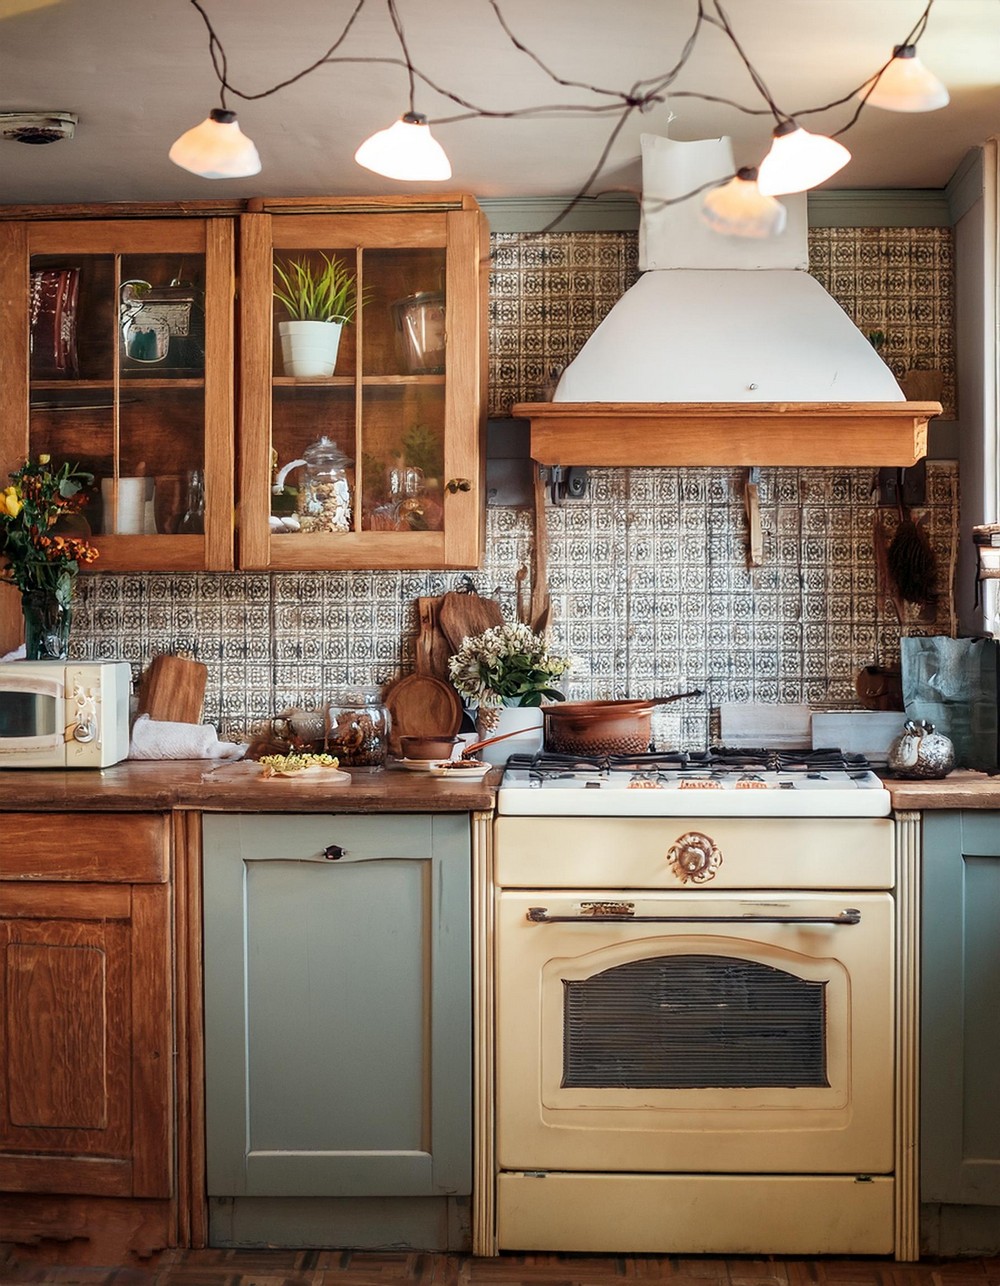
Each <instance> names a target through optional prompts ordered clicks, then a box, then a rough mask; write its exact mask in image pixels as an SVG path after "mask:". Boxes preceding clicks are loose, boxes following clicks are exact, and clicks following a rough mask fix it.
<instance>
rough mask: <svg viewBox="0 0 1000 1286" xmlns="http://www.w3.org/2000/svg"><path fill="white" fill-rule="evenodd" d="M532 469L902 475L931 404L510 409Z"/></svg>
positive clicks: (540, 405)
mask: <svg viewBox="0 0 1000 1286" xmlns="http://www.w3.org/2000/svg"><path fill="white" fill-rule="evenodd" d="M512 413H513V414H514V415H515V416H517V417H518V418H521V419H528V420H530V421H531V455H532V458H533V459H535V460H537V461H538V463H539V464H547V465H556V464H559V465H582V466H595V465H596V466H603V465H609V466H643V465H703V466H711V465H728V466H733V465H745V466H754V465H789V466H808V465H818V466H828V467H834V468H836V467H838V466H839V467H844V468H849V467H851V466H858V467H861V466H869V467H882V466H887V465H888V466H892V465H895V466H897V467H901V468H909V467H910V466H912V465H914V464H916V463H917V461H918V460H920V459H922V458H923V457H924V456H925V455H926V454H927V422H928V421H929V420H930V419H932V418H933V417H934V416H935V415H940V414H941V403H940V402H842V403H841V402H837V403H834V402H520V403H518V404H517V405H515V406H514V407H513V408H512Z"/></svg>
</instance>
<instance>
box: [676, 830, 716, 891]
mask: <svg viewBox="0 0 1000 1286" xmlns="http://www.w3.org/2000/svg"><path fill="white" fill-rule="evenodd" d="M667 861H668V863H669V864H670V869H671V870H672V871H673V873H674V874H675V875H676V876H677V878H678V879H679V880H680V882H681V883H682V884H687V883H688V882H689V881H690V882H691V883H692V884H707V883H708V881H709V880H714V879H715V872H716V871H717V870H718V869H719V867H720V866H721V865H722V853H721V851H720V849H719V847H718V845H717V844H716V843H715V841H714V840H712V839H709V837H708V836H707V835H702V833H701V832H700V831H688V833H687V834H686V835H682V836H681V837H680V839H678V840H677V841H676V842H675V843H674V844H672V845H671V847H670V848H669V849H668V850H667Z"/></svg>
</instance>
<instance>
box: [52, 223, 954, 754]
mask: <svg viewBox="0 0 1000 1286" xmlns="http://www.w3.org/2000/svg"><path fill="white" fill-rule="evenodd" d="M493 249H494V261H493V273H492V278H491V295H490V388H489V407H490V414H491V415H493V416H503V415H506V414H508V413H509V407H510V405H511V403H513V402H515V401H520V400H532V399H533V398H535V397H537V395H538V389H539V388H540V387H541V385H542V384H543V382H544V380H545V377H546V375H547V374H548V372H549V371H550V370H551V368H552V367H553V366H561V365H564V364H565V363H566V362H568V361H569V360H571V358H572V357H573V356H574V355H575V354H576V352H578V351H579V348H580V347H581V345H582V344H583V342H584V341H585V340H586V338H587V337H588V336H589V335H590V333H591V332H592V331H593V329H594V327H595V326H596V325H597V324H598V322H599V321H600V320H601V318H602V317H603V316H604V315H605V314H606V312H607V311H608V309H609V308H610V307H611V305H612V304H613V303H614V302H615V301H616V300H617V299H618V298H619V297H620V296H621V294H622V293H623V292H624V291H625V290H626V289H627V288H628V286H629V285H630V284H631V283H632V281H633V280H634V279H635V276H636V267H635V264H636V238H635V236H634V234H630V233H564V234H549V235H547V236H528V235H525V236H521V235H517V234H500V235H496V236H495V237H494V238H493ZM810 253H811V256H812V258H813V260H814V264H815V266H814V271H815V274H816V275H817V277H819V278H820V280H821V281H822V282H823V284H824V285H825V286H826V288H827V289H828V290H830V292H831V293H832V294H834V295H835V297H836V298H837V299H838V300H839V302H840V303H841V304H842V306H844V307H845V308H846V309H847V311H848V312H849V313H851V315H852V316H853V317H854V319H855V321H856V322H857V323H858V324H859V325H860V326H861V327H862V329H864V330H866V331H872V330H880V331H882V332H883V333H884V335H885V336H886V342H885V347H884V349H883V356H884V357H885V358H886V360H887V361H889V363H890V365H891V366H892V367H893V369H894V371H895V372H896V373H897V374H902V373H903V372H904V371H906V370H907V369H919V368H925V369H935V370H940V371H942V372H943V374H944V380H945V400H946V401H949V400H950V399H952V398H953V386H954V355H953V336H952V260H951V255H952V243H951V234H950V231H949V230H948V229H939V228H916V229H900V228H890V229H881V228H875V229H817V230H814V232H813V233H811V235H810ZM949 413H950V412H949V410H948V409H946V414H949ZM744 483H745V470H741V469H680V468H678V469H652V468H650V469H638V468H637V469H595V470H592V471H591V473H590V481H589V488H588V492H587V495H586V497H585V498H584V499H583V500H580V501H569V502H566V503H564V504H562V505H558V506H554V505H551V504H550V505H549V506H548V510H547V524H548V534H549V555H548V567H549V589H550V593H551V597H552V637H553V642H554V644H555V645H556V646H557V647H558V648H560V649H563V650H567V651H569V652H571V653H572V654H573V655H574V657H576V658H577V664H576V666H575V668H574V670H573V672H572V674H571V675H570V681H569V683H568V684H567V685H566V687H567V694H568V695H569V696H571V697H608V696H625V695H628V696H653V695H666V694H670V693H673V692H685V691H688V690H691V689H701V690H702V695H701V696H699V697H696V698H693V699H690V700H687V701H684V702H678V703H677V704H674V705H669V706H666V707H663V708H661V709H660V710H659V711H658V713H657V721H656V723H654V733H655V736H656V739H657V742H658V743H659V744H661V745H667V744H670V745H676V746H681V747H690V748H699V747H702V746H704V745H705V744H707V742H708V741H709V740H710V739H711V737H712V735H713V732H714V726H715V725H714V714H713V711H715V710H716V709H717V707H718V705H719V703H720V702H731V701H764V702H793V703H800V702H808V703H810V704H813V705H818V706H824V707H830V706H842V705H851V704H855V703H856V698H855V692H854V676H855V673H856V671H857V670H858V669H859V668H861V667H863V666H865V665H870V664H881V665H886V666H888V665H892V664H894V663H898V656H899V637H900V633H901V632H902V631H904V630H906V631H911V632H920V633H947V632H949V631H951V630H952V629H953V625H954V622H953V620H952V615H951V612H952V608H951V592H950V590H951V580H952V577H953V568H954V562H955V556H956V550H957V522H958V472H957V465H955V464H953V463H951V462H945V461H940V462H930V463H929V464H928V470H927V502H926V505H925V506H922V507H921V508H920V509H919V510H915V511H914V514H913V516H914V517H915V518H917V519H918V520H919V521H920V523H921V525H922V526H923V528H924V529H925V530H926V532H927V535H928V538H929V540H930V542H931V546H932V548H933V550H934V554H935V557H936V560H937V564H938V584H939V587H940V588H941V590H942V591H943V592H942V593H941V596H940V599H939V601H938V604H937V607H936V613H935V615H934V619H920V617H919V615H918V612H917V609H916V608H911V607H905V608H904V617H905V619H904V620H903V621H902V622H900V621H899V620H898V618H897V616H896V613H895V610H894V608H893V606H892V602H891V599H890V598H889V597H888V596H887V595H885V593H884V587H883V586H882V584H881V581H880V579H879V575H878V566H877V559H876V555H875V550H876V544H877V543H879V542H880V543H881V544H882V545H883V546H884V545H885V544H887V543H888V541H889V540H891V536H892V532H893V530H894V528H895V525H896V523H897V522H898V514H897V511H896V510H895V509H879V508H878V507H877V505H876V500H877V489H876V484H877V478H876V474H875V471H874V470H871V469H839V470H838V469H762V470H761V472H760V508H761V520H762V527H763V532H764V557H763V561H762V564H761V565H760V566H759V567H754V568H749V567H748V566H747V557H746V544H747V519H746V513H745V504H744V490H743V488H744ZM487 520H488V539H487V558H486V563H485V565H484V567H483V568H482V569H480V570H479V571H477V572H474V573H472V574H471V578H472V581H473V583H474V584H475V586H476V588H477V589H478V590H479V591H480V592H481V593H483V594H491V595H495V597H496V598H497V599H498V601H499V602H500V604H501V606H502V608H503V610H504V613H505V615H506V616H507V617H508V619H511V620H513V619H515V617H516V612H517V592H516V578H517V576H518V573H519V572H521V571H522V570H523V569H524V568H526V567H529V566H530V555H531V540H532V521H531V514H530V513H529V512H528V511H527V510H524V509H519V508H507V507H497V508H490V509H489V511H488V515H487ZM462 575H463V574H461V573H444V572H432V571H428V572H419V571H418V572H413V571H404V572H391V571H356V572H346V573H333V572H329V573H315V574H308V573H296V574H293V573H288V572H280V573H271V574H267V573H259V572H255V573H228V574H192V573H184V574H182V573H177V574H132V575H111V574H98V575H95V576H89V577H85V578H83V581H82V584H81V586H80V590H79V593H78V596H77V600H76V612H75V618H74V627H73V638H72V647H73V652H74V654H75V655H79V656H88V657H89V656H93V657H98V658H109V659H116V658H124V659H126V660H128V661H130V662H131V663H132V666H133V670H134V672H135V674H136V677H138V675H139V673H140V672H141V670H142V669H143V668H144V667H145V666H146V664H148V662H149V660H150V659H151V658H152V657H153V656H154V655H156V654H157V653H159V652H180V653H183V654H185V655H188V656H192V657H196V658H197V659H199V660H201V661H204V662H205V664H206V665H207V666H208V672H209V678H208V689H207V693H206V707H205V717H206V719H207V720H209V721H210V722H212V723H214V724H216V725H217V726H218V728H219V730H220V732H221V733H222V735H223V736H224V737H239V736H240V735H242V734H246V733H249V732H250V731H252V730H253V728H254V727H255V726H256V725H258V724H259V723H260V721H262V720H264V719H266V718H267V717H269V716H270V715H273V714H276V713H279V712H280V711H281V710H283V709H284V708H286V707H288V706H293V705H294V706H298V705H313V704H316V703H319V702H320V701H322V700H323V698H324V696H325V695H328V694H329V693H330V692H331V689H333V688H334V687H336V686H337V685H340V684H344V683H347V682H350V683H372V682H375V683H384V682H386V681H388V680H389V679H391V678H392V677H393V676H395V675H396V674H398V673H400V672H401V671H407V670H410V669H412V666H413V641H414V635H415V632H416V624H417V623H416V607H415V600H416V599H417V598H418V597H419V596H421V595H433V594H439V593H443V592H444V591H445V590H447V589H451V588H454V587H456V586H457V585H458V583H459V582H460V581H461V580H462Z"/></svg>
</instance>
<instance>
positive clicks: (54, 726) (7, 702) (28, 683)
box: [0, 674, 65, 764]
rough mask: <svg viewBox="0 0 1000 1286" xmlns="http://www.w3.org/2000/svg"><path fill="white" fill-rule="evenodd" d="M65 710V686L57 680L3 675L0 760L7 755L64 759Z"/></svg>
mask: <svg viewBox="0 0 1000 1286" xmlns="http://www.w3.org/2000/svg"><path fill="white" fill-rule="evenodd" d="M64 712H65V702H64V699H63V687H62V684H61V683H59V682H58V681H57V680H54V679H50V678H46V677H44V676H41V675H37V674H36V675H27V674H25V675H16V676H15V675H9V674H4V675H3V677H2V678H0V764H2V763H3V760H4V758H5V757H6V756H10V757H12V758H15V757H16V758H17V759H18V761H19V762H22V763H23V762H34V763H38V764H45V763H49V764H54V763H61V762H62V759H63V753H64V746H65V729H64V726H63V725H64ZM26 756H27V757H28V758H27V759H26Z"/></svg>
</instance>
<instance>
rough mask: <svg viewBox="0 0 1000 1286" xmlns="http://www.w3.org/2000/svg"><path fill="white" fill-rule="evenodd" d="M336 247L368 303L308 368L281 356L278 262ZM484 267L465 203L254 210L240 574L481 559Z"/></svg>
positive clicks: (247, 258)
mask: <svg viewBox="0 0 1000 1286" xmlns="http://www.w3.org/2000/svg"><path fill="white" fill-rule="evenodd" d="M324 257H325V258H326V259H332V258H335V259H337V260H339V261H340V263H341V264H342V266H343V268H344V269H345V270H346V271H347V272H348V273H349V274H351V275H352V276H354V277H355V278H356V281H357V288H358V291H359V293H360V297H361V299H362V301H363V302H362V305H361V307H359V308H358V311H357V314H356V316H355V318H354V320H353V322H351V323H349V324H347V325H345V326H344V327H343V329H342V331H341V335H340V345H339V350H338V353H337V357H336V364H335V366H334V369H333V371H332V373H330V374H318V375H310V374H303V373H302V371H301V369H300V368H296V369H295V370H293V368H292V366H291V365H290V364H289V362H288V361H287V360H286V358H285V357H284V353H283V340H282V335H281V333H280V331H281V323H282V322H283V321H286V320H287V319H288V318H287V313H286V312H285V310H284V308H283V307H282V306H281V304H280V303H279V302H278V301H277V300H276V299H275V297H274V281H275V265H276V264H278V265H279V266H280V267H282V268H285V269H286V270H287V268H288V266H289V265H291V264H295V263H300V264H305V265H308V266H311V267H317V266H319V267H321V266H322V263H323V259H324ZM487 265H488V234H487V228H486V222H485V219H484V216H483V215H482V213H481V211H480V210H479V208H478V206H477V205H476V203H475V202H474V201H473V200H472V199H471V198H470V197H445V198H441V199H440V200H435V199H427V198H420V199H419V200H416V199H414V200H413V201H409V202H408V201H407V200H405V199H404V200H402V201H394V202H391V203H390V202H387V201H386V202H379V201H377V200H376V201H371V202H368V203H367V204H366V203H365V202H361V201H356V202H342V203H341V202H337V201H333V202H331V203H330V204H329V205H328V206H327V207H326V208H325V209H321V208H319V207H318V206H317V203H316V202H314V201H308V202H307V201H301V202H296V201H291V200H289V201H269V202H267V203H266V204H264V203H261V208H260V212H256V213H250V214H247V215H244V216H243V218H242V220H241V228H240V335H241V367H240V448H239V450H240V515H239V563H240V565H241V566H242V567H247V568H283V569H290V570H294V569H304V570H321V569H335V568H342V567H343V568H347V567H368V568H396V567H420V568H423V567H475V566H478V565H479V563H480V560H481V558H482V552H483V533H484V523H485V453H484V450H483V431H484V425H485V398H484V392H485V369H486V360H485V342H486V325H485V301H486V269H487ZM324 439H325V441H324ZM296 461H305V462H306V463H295V462H296ZM286 466H291V467H287V468H286Z"/></svg>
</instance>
